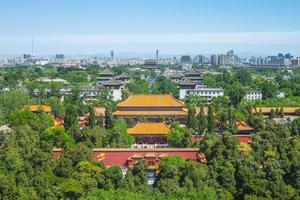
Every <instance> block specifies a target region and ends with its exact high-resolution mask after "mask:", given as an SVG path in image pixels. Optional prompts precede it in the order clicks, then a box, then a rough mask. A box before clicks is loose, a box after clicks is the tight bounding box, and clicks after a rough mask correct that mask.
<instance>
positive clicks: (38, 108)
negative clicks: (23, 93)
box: [24, 105, 51, 112]
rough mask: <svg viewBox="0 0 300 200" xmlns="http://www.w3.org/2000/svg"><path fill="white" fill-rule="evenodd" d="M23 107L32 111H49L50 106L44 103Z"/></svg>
mask: <svg viewBox="0 0 300 200" xmlns="http://www.w3.org/2000/svg"><path fill="white" fill-rule="evenodd" d="M24 109H25V110H29V111H32V112H37V111H44V112H51V107H50V106H46V105H26V106H24Z"/></svg>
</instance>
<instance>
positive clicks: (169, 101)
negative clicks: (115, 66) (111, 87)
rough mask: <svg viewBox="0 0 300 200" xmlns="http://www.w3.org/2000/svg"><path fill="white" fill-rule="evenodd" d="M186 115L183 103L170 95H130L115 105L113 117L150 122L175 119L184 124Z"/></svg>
mask: <svg viewBox="0 0 300 200" xmlns="http://www.w3.org/2000/svg"><path fill="white" fill-rule="evenodd" d="M187 113H188V111H187V109H186V107H185V104H184V102H182V101H179V100H178V99H176V98H175V97H174V96H173V95H171V94H132V95H130V96H129V97H128V98H127V99H126V100H125V101H122V102H120V103H119V104H117V110H116V111H115V112H114V113H113V115H114V116H116V117H117V118H125V119H129V118H131V119H139V118H144V119H146V120H147V121H152V122H157V121H161V119H165V120H166V119H177V120H178V121H180V122H182V123H185V121H186V119H187Z"/></svg>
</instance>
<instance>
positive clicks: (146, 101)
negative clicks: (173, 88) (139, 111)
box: [117, 94, 185, 107]
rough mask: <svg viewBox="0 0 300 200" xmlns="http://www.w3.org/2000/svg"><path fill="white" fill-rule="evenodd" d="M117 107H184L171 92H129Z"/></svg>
mask: <svg viewBox="0 0 300 200" xmlns="http://www.w3.org/2000/svg"><path fill="white" fill-rule="evenodd" d="M117 106H119V107H185V104H184V103H183V102H182V101H179V100H178V99H176V98H175V97H174V96H173V95H171V94H131V95H130V96H129V97H128V98H127V99H126V100H125V101H122V102H120V103H118V105H117Z"/></svg>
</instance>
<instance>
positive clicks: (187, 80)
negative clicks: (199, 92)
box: [178, 78, 196, 86]
mask: <svg viewBox="0 0 300 200" xmlns="http://www.w3.org/2000/svg"><path fill="white" fill-rule="evenodd" d="M178 85H193V86H196V83H194V82H193V81H191V80H190V79H188V78H185V79H184V80H182V81H180V82H179V83H178Z"/></svg>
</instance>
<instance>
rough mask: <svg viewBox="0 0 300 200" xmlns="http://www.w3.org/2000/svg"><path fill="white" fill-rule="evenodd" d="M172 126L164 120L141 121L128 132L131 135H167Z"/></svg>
mask: <svg viewBox="0 0 300 200" xmlns="http://www.w3.org/2000/svg"><path fill="white" fill-rule="evenodd" d="M169 132H170V128H169V127H168V126H167V125H166V124H165V123H162V122H159V123H151V122H139V123H137V124H136V125H135V126H134V127H132V128H128V129H127V133H128V134H131V135H166V134H168V133H169Z"/></svg>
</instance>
